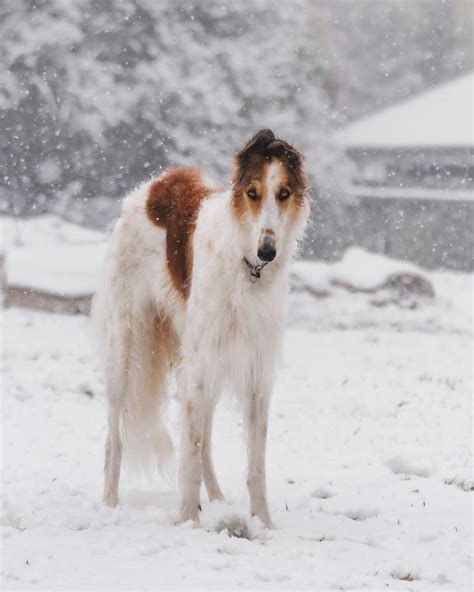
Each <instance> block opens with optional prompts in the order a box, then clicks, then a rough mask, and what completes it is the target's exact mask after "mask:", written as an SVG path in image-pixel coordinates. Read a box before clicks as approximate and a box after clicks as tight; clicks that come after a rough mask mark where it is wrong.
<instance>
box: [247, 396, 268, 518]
mask: <svg viewBox="0 0 474 592" xmlns="http://www.w3.org/2000/svg"><path fill="white" fill-rule="evenodd" d="M270 394H271V389H270V388H262V389H256V390H255V391H251V392H249V394H248V397H247V401H246V418H245V420H246V428H247V445H248V456H249V465H248V477H247V486H248V490H249V495H250V513H251V514H252V516H258V517H259V518H260V520H261V521H262V522H263V524H264V525H265V526H266V527H267V528H274V526H273V522H272V519H271V518H270V512H269V511H268V503H267V491H266V483H265V450H266V443H267V426H268V408H269V403H270Z"/></svg>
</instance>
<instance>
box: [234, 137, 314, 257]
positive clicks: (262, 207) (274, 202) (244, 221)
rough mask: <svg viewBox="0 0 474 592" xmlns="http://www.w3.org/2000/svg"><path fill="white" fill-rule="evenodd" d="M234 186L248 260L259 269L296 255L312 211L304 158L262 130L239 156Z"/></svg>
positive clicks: (295, 150) (236, 212)
mask: <svg viewBox="0 0 474 592" xmlns="http://www.w3.org/2000/svg"><path fill="white" fill-rule="evenodd" d="M232 186H233V196H232V203H233V208H234V213H235V215H236V217H237V219H238V222H239V225H238V227H239V234H240V237H241V246H242V250H243V255H244V257H246V258H247V259H248V260H249V262H250V263H251V264H252V265H256V264H258V263H262V262H264V263H269V262H271V261H273V260H274V259H278V258H279V256H280V253H283V254H285V255H291V252H292V251H293V249H294V244H295V243H296V239H298V238H299V236H300V235H301V234H302V231H303V229H304V225H305V222H306V220H307V217H308V211H309V206H308V198H307V196H306V190H307V187H308V180H307V177H306V174H305V172H304V169H303V156H302V154H301V153H300V152H299V151H298V150H297V149H296V148H295V147H294V146H292V145H290V144H288V143H287V142H285V141H283V140H279V139H277V138H275V135H274V134H273V132H272V131H271V130H268V129H267V130H261V131H260V132H258V133H257V134H256V135H255V136H254V137H253V138H252V139H251V140H250V141H249V142H247V144H246V145H245V146H244V147H243V149H242V150H241V151H240V152H239V153H238V154H237V155H236V157H235V164H234V173H233V178H232Z"/></svg>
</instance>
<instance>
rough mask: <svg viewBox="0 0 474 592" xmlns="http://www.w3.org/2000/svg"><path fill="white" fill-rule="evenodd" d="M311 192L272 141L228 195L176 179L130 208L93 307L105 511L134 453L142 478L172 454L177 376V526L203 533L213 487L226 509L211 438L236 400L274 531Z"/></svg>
mask: <svg viewBox="0 0 474 592" xmlns="http://www.w3.org/2000/svg"><path fill="white" fill-rule="evenodd" d="M306 189H307V178H306V175H305V173H304V170H303V157H302V155H301V154H300V152H299V151H298V150H297V149H296V148H294V147H293V146H291V145H290V144H288V143H287V142H285V141H283V140H279V139H276V138H275V136H274V134H273V133H272V132H271V131H270V130H262V131H260V132H259V133H258V134H257V135H256V136H255V137H254V138H252V139H251V140H250V141H249V142H248V143H247V145H246V146H244V148H243V149H242V150H241V151H240V152H239V153H238V154H237V155H236V158H235V166H234V172H233V178H232V187H231V188H230V189H229V190H225V189H223V188H220V187H217V186H214V185H213V184H212V183H211V182H210V181H208V180H207V179H206V178H205V177H204V176H203V175H202V174H201V173H200V172H199V170H197V169H192V168H177V169H173V170H169V171H167V172H165V173H164V174H163V175H161V176H160V177H158V178H155V179H152V180H150V181H148V182H146V183H144V184H143V185H141V186H139V187H138V188H137V189H135V190H134V191H132V193H131V194H130V195H128V197H126V198H125V200H124V202H123V210H122V215H121V217H120V219H119V220H118V222H117V224H116V226H115V229H114V232H113V236H112V239H111V243H110V246H109V250H108V254H107V257H106V267H105V271H104V277H103V283H102V286H101V288H100V289H99V291H98V293H97V295H96V298H95V301H94V314H95V317H96V319H97V321H98V323H99V327H100V330H101V331H100V332H101V335H102V338H103V347H104V358H105V370H106V389H107V399H108V409H109V410H108V427H109V429H108V435H107V442H106V453H105V485H104V502H105V503H106V504H108V505H110V506H115V505H116V504H117V502H118V483H119V476H120V466H121V461H122V443H123V447H124V450H127V449H130V450H132V452H133V458H134V459H135V461H136V462H137V463H138V464H141V465H145V464H146V463H147V461H151V462H152V463H153V462H154V463H155V464H157V461H158V463H163V462H164V461H165V460H166V458H167V457H169V454H170V453H171V451H172V445H171V440H170V438H169V436H168V434H167V431H166V429H165V427H164V425H163V421H162V415H163V410H164V404H165V402H166V397H167V386H168V375H169V372H170V370H171V367H173V369H175V370H176V385H177V389H178V393H179V397H180V401H181V402H182V441H181V458H180V464H179V492H180V509H179V513H178V516H177V523H182V522H186V521H188V520H192V521H194V522H195V523H197V524H198V523H199V510H200V508H201V506H200V489H201V481H202V479H203V480H204V483H205V486H206V489H207V493H208V495H209V499H210V500H216V499H217V500H222V499H223V495H222V492H221V489H220V487H219V485H218V482H217V479H216V475H215V472H214V467H213V463H212V458H211V433H212V423H213V415H214V407H215V404H216V401H217V399H218V397H219V393H220V391H221V390H222V389H223V388H224V387H230V388H231V389H232V390H233V391H235V393H236V394H237V395H238V397H239V398H240V400H241V402H242V407H243V413H244V416H245V428H246V436H247V439H248V479H247V485H248V490H249V494H250V510H251V514H252V516H258V517H259V518H260V520H261V521H262V522H263V524H264V525H265V526H267V527H269V528H271V527H272V520H271V518H270V514H269V511H268V504H267V496H266V484H265V448H266V438H267V421H268V408H269V402H270V396H271V392H272V386H273V381H274V371H275V367H276V364H277V361H278V358H279V353H280V349H281V343H282V333H283V329H284V325H285V318H286V306H287V295H288V268H289V263H290V262H291V260H292V257H293V255H294V253H295V251H296V247H297V242H298V239H299V238H300V237H301V236H302V234H303V230H304V227H305V223H306V220H307V217H308V211H309V202H308V198H307V195H306Z"/></svg>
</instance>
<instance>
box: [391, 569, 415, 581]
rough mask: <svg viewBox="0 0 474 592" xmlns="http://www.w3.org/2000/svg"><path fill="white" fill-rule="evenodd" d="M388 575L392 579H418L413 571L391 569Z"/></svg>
mask: <svg viewBox="0 0 474 592" xmlns="http://www.w3.org/2000/svg"><path fill="white" fill-rule="evenodd" d="M390 575H391V576H392V578H393V579H394V580H402V581H403V582H413V581H414V580H417V579H418V576H417V575H416V573H415V572H413V571H407V572H404V571H392V573H391V574H390Z"/></svg>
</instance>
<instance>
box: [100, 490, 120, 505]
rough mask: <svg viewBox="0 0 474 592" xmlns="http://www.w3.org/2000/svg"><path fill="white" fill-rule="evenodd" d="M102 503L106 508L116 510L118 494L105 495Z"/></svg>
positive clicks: (111, 492) (112, 492) (109, 493)
mask: <svg viewBox="0 0 474 592" xmlns="http://www.w3.org/2000/svg"><path fill="white" fill-rule="evenodd" d="M102 501H103V502H104V504H105V505H106V506H109V508H116V507H117V504H118V494H117V493H116V492H114V491H109V492H108V493H104V497H103V498H102Z"/></svg>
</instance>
